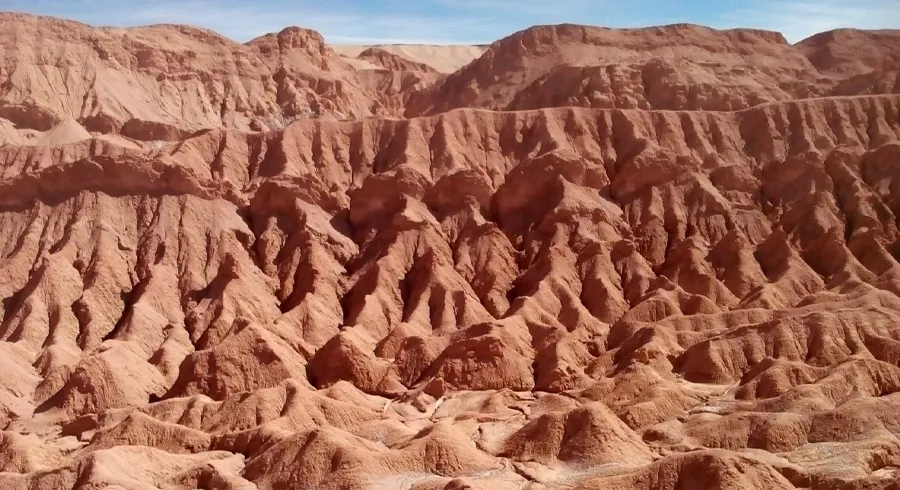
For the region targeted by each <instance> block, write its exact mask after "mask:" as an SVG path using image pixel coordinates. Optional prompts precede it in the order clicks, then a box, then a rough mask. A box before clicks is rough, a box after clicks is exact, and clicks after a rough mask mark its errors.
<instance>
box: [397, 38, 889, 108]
mask: <svg viewBox="0 0 900 490" xmlns="http://www.w3.org/2000/svg"><path fill="white" fill-rule="evenodd" d="M836 35H840V34H836ZM845 37H848V38H852V39H848V40H847V42H846V43H845V42H843V40H842V42H840V43H839V44H840V45H841V46H846V49H847V50H848V51H849V52H855V51H857V50H860V49H863V50H864V48H860V46H858V45H863V46H865V45H866V43H870V45H869V47H868V50H869V51H868V52H869V53H871V54H870V55H869V56H870V60H888V59H892V57H893V55H892V54H891V53H893V52H894V51H895V50H894V48H893V47H892V46H895V45H896V43H897V39H898V38H900V36H898V35H897V33H896V32H894V31H887V32H883V33H880V34H868V33H854V32H852V31H851V32H850V33H849V34H846V36H845ZM857 38H862V39H864V40H860V41H856V39H857ZM814 45H818V42H817V41H815V40H812V41H809V40H808V41H806V42H804V43H801V44H800V45H799V46H798V47H794V46H791V45H790V44H788V43H787V41H785V40H784V38H783V37H782V36H781V35H780V34H778V33H775V32H767V31H758V30H748V29H732V30H725V31H718V30H714V29H710V28H707V27H702V26H695V25H687V24H677V25H670V26H663V27H651V28H641V29H604V28H598V27H587V26H576V25H558V26H539V27H532V28H530V29H527V30H524V31H521V32H518V33H516V34H514V35H512V36H510V37H508V38H505V39H502V40H500V41H497V42H496V43H494V44H493V45H492V46H491V47H490V48H489V49H488V50H487V52H486V53H485V54H484V55H483V56H482V57H481V58H479V59H478V60H477V61H475V62H473V63H471V64H470V65H468V66H466V67H465V68H463V69H461V70H460V71H459V72H457V73H454V74H453V75H451V76H449V77H447V78H446V79H445V80H443V81H441V82H440V83H438V84H436V85H435V86H433V87H429V88H427V89H425V90H424V91H423V92H422V93H421V94H416V95H415V96H414V97H413V98H412V100H411V102H410V104H409V106H408V108H407V112H406V114H407V116H418V115H426V114H436V113H440V112H444V111H447V110H451V109H455V108H461V107H478V108H484V109H492V110H527V109H536V108H542V107H563V106H578V107H593V108H622V109H664V110H714V111H728V110H737V109H743V108H747V107H752V106H754V105H758V104H763V103H767V102H774V101H784V100H794V99H801V98H809V97H818V96H823V95H857V94H866V93H892V92H893V85H894V84H893V79H890V80H889V81H888V82H889V83H887V84H886V83H885V82H884V81H881V80H878V79H869V80H868V82H866V81H862V80H861V79H860V80H857V81H856V82H855V83H849V82H848V83H844V84H841V83H842V82H845V81H846V80H847V79H848V78H851V77H853V76H854V75H859V74H861V73H862V72H864V71H868V70H863V69H862V67H857V68H856V69H848V70H844V71H839V72H835V73H833V76H828V77H823V76H822V75H821V74H820V73H819V70H818V68H820V67H821V68H822V69H828V66H826V65H825V64H816V63H815V60H818V59H823V60H824V58H825V57H826V56H827V55H826V54H824V53H826V52H827V51H828V48H824V47H823V48H822V53H820V54H816V53H817V48H815V47H814ZM882 45H884V46H882ZM807 56H811V57H812V59H813V61H811V60H810V59H808V58H807ZM839 56H840V55H839ZM822 63H826V64H827V62H826V61H822ZM860 63H862V64H864V63H865V62H864V61H862V62H860ZM879 69H883V68H879ZM836 85H840V86H839V87H836Z"/></svg>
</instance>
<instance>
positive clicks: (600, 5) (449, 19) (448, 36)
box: [0, 0, 900, 44]
mask: <svg viewBox="0 0 900 490" xmlns="http://www.w3.org/2000/svg"><path fill="white" fill-rule="evenodd" d="M0 11H16V12H27V13H33V14H41V15H52V16H56V17H64V18H68V19H73V20H78V21H81V22H85V23H88V24H93V25H109V26H121V27H130V26H138V25H147V24H157V23H176V24H191V25H195V26H200V27H206V28H209V29H212V30H214V31H216V32H219V33H220V34H223V35H225V36H228V37H230V38H232V39H234V40H236V41H241V42H244V41H249V40H250V39H252V38H254V37H257V36H259V35H262V34H265V33H268V32H277V31H280V30H281V29H282V28H284V27H286V26H289V25H297V26H301V27H308V28H311V29H315V30H317V31H319V32H321V33H322V34H323V35H324V36H325V38H326V40H327V41H328V42H329V43H331V44H391V43H411V44H487V43H490V42H492V41H495V40H497V39H500V38H502V37H505V36H507V35H509V34H512V33H513V32H516V31H519V30H522V29H524V28H527V27H529V26H532V25H537V24H560V23H576V24H591V25H600V26H608V27H642V26H648V25H660V24H673V23H681V22H688V23H693V24H702V25H707V26H711V27H716V28H729V27H753V28H760V29H769V30H774V31H779V32H781V33H782V34H784V35H785V37H786V38H787V39H788V41H790V42H797V41H800V40H802V39H804V38H806V37H808V36H810V35H812V34H815V33H817V32H821V31H825V30H830V29H836V28H839V27H856V28H861V29H883V28H900V0H681V1H666V0H593V1H592V0H546V1H538V0H317V1H316V0H268V1H249V0H155V1H153V0H150V1H143V2H140V1H126V0H0Z"/></svg>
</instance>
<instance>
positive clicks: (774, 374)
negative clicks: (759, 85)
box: [0, 23, 900, 490]
mask: <svg viewBox="0 0 900 490" xmlns="http://www.w3.org/2000/svg"><path fill="white" fill-rule="evenodd" d="M60 25H64V24H62V23H61V24H60ZM75 28H76V29H81V28H82V27H79V25H76V26H75ZM153 29H161V31H154V32H157V33H168V32H182V31H183V29H182V28H179V27H165V28H162V27H158V28H153ZM560 29H562V30H563V31H564V30H565V29H568V28H567V27H561V28H560ZM692 29H693V28H692ZM91 32H95V31H91ZM97 32H106V31H97ZM134 32H143V31H141V30H137V31H134V30H126V31H110V34H109V35H123V36H124V35H126V34H127V35H133V33H134ZM189 32H194V31H189ZM285 32H288V33H293V34H292V35H294V34H297V35H299V34H300V33H302V32H305V31H298V30H290V31H285ZM535 32H540V30H539V29H538V30H537V31H535ZM652 32H659V33H661V34H659V35H660V36H661V37H665V35H668V34H667V33H670V31H668V30H666V29H661V30H659V31H652ZM690 32H693V31H690ZM622 35H623V36H626V37H627V36H631V35H633V31H626V33H625V34H622ZM716 35H727V36H735V39H737V41H740V38H741V33H740V32H738V31H735V32H732V33H725V34H721V33H720V34H716ZM517 36H518V35H517ZM757 36H758V39H757V41H760V42H762V41H765V42H771V43H773V45H774V46H782V45H784V44H783V43H782V42H780V41H779V39H778V38H775V37H772V36H770V35H769V34H766V33H758V34H757ZM162 38H164V35H163V34H157V35H155V36H154V37H153V39H155V40H156V41H154V42H159V39H162ZM279 39H281V38H280V37H279V36H270V37H267V38H263V39H260V40H257V41H254V42H253V43H250V44H248V46H250V47H254V46H255V48H254V49H259V50H260V52H262V51H264V50H265V49H276V48H275V46H276V45H278V43H279ZM513 39H515V36H514V38H513ZM754 39H756V38H754ZM737 41H736V42H737ZM507 42H509V40H506V41H500V42H499V43H498V44H495V45H494V47H493V48H491V49H492V50H494V52H496V48H497V46H501V45H504V43H507ZM660 42H661V41H660ZM671 42H673V43H674V42H675V39H672V40H671ZM679 42H681V41H679ZM830 42H832V43H835V47H832V48H829V49H831V50H832V51H833V52H835V53H840V52H841V51H840V49H838V47H837V45H839V44H840V42H841V41H840V39H839V38H836V40H833V41H830ZM76 45H77V43H76ZM264 46H269V48H265V49H264ZM536 46H538V47H539V48H540V49H551V50H553V49H556V48H554V47H552V45H546V44H544V43H538V44H536ZM548 46H550V47H549V48H548ZM784 46H786V45H784ZM23 49H24V48H23ZM72 49H74V48H72ZM238 49H249V48H238ZM279 49H280V48H279ZM622 49H625V48H622ZM773 49H775V48H773ZM777 49H781V48H777ZM785 49H791V50H793V51H792V52H795V53H796V52H799V49H800V48H796V47H794V48H792V47H789V46H788V47H786V48H785ZM701 51H702V50H701ZM327 53H328V52H327V51H326V55H327ZM779 53H780V52H779ZM782 54H783V53H781V54H779V55H778V56H781V55H782ZM304 56H305V55H304ZM494 56H495V54H491V52H489V53H488V54H487V55H485V58H482V60H481V61H478V62H476V63H475V64H473V65H470V67H471V66H475V65H478V64H480V63H482V61H484V60H485V59H487V60H490V59H492V57H494ZM548 56H555V55H548ZM584 56H588V54H584ZM684 56H687V54H684ZM704 56H705V55H703V54H697V59H698V63H700V62H701V61H702V60H703V59H704ZM773 56H775V55H773ZM885 56H889V54H885ZM813 58H814V57H812V56H811V57H810V58H806V57H805V55H804V56H803V58H802V59H803V60H806V61H805V62H803V63H805V64H807V65H808V66H809V67H810V70H814V71H818V70H820V69H821V70H831V69H832V68H827V67H826V64H820V63H819V62H818V61H815V62H814V61H810V60H811V59H813ZM836 58H839V57H838V56H836ZM260 59H262V58H260ZM298 59H299V58H298ZM385 59H393V58H385ZM586 59H588V58H586ZM782 59H783V60H787V61H785V62H786V63H787V62H788V61H790V60H789V59H788V58H782ZM867 59H874V56H873V57H870V58H867ZM394 61H397V60H396V59H394ZM868 63H871V62H868ZM189 65H190V66H193V64H190V63H189ZM827 66H833V64H832V65H827ZM872 66H874V65H872ZM526 68H527V69H528V70H532V68H529V67H526ZM467 70H468V68H467V69H465V70H462V71H460V72H459V73H457V74H456V75H453V76H451V77H449V78H447V80H451V79H453V78H455V77H459V76H461V74H464V73H466V71H467ZM859 70H863V69H859ZM839 71H840V70H837V69H835V71H834V73H837V72H839ZM526 72H527V73H530V71H527V70H526ZM123 73H131V72H129V71H128V70H124V69H123ZM352 73H353V74H354V76H355V77H359V78H357V79H358V80H361V79H364V77H372V78H370V79H368V81H367V82H366V83H367V84H368V85H367V86H369V87H372V86H376V85H373V84H374V83H375V81H376V80H380V81H381V83H384V84H385V86H390V87H403V86H405V85H404V83H403V81H404V80H413V79H406V78H404V77H409V76H415V77H418V76H419V75H418V74H421V73H422V72H416V71H410V70H406V69H405V68H404V69H403V70H402V71H392V70H391V69H389V68H387V67H384V66H383V67H381V68H378V69H359V70H356V69H353V70H352ZM773 73H776V75H777V73H778V71H777V70H774V71H773ZM785 73H786V72H784V73H781V75H777V76H787V75H786V74H785ZM804 73H805V72H804ZM426 75H428V74H426ZM776 75H771V76H773V77H774V76H776ZM801 75H802V73H801V74H800V75H797V78H796V79H795V80H798V82H797V83H800V82H799V81H800V80H802V76H801ZM108 76H109V75H106V76H105V77H107V78H108ZM129 76H130V75H129ZM429 76H434V74H430V75H429ZM829 76H832V75H829ZM833 76H834V77H838V75H833ZM375 77H381V78H380V79H377V78H375ZM394 77H396V78H394ZM421 80H426V78H424V77H423V78H422V79H421ZM395 82H396V85H395V84H394V83H395ZM417 83H418V82H417ZM422 83H429V82H427V80H426V81H424V82H422ZM437 83H442V82H437ZM815 83H816V85H815V86H816V87H820V86H825V84H826V82H823V81H821V80H818V79H817V81H816V82H815ZM828 83H831V82H828ZM413 85H415V83H413ZM420 88H421V87H420ZM765 89H766V90H768V91H770V92H769V93H770V94H775V93H776V91H777V90H782V91H783V90H784V89H783V88H782V87H781V86H779V85H778V84H777V83H775V82H773V85H772V86H765ZM397 93H400V92H397ZM420 93H422V92H421V90H420ZM497 93H499V94H501V95H504V94H506V92H505V91H498V92H497ZM160 100H161V101H162V102H160V103H174V102H173V101H172V100H171V99H165V98H163V99H160ZM396 100H399V99H396ZM152 107H156V106H152ZM23 110H24V109H23ZM148 110H149V109H148ZM154 110H155V109H154ZM25 113H26V114H34V113H35V112H34V111H32V110H30V109H29V110H28V111H25ZM154 117H157V116H154ZM74 119H77V118H74ZM213 123H215V121H213ZM216 124H219V123H216ZM16 125H21V122H14V123H10V124H8V125H6V126H0V129H3V128H6V129H4V133H0V134H3V135H8V138H9V141H10V143H7V144H6V145H4V146H3V147H0V300H2V301H0V355H2V356H3V359H4V360H5V362H4V363H2V365H0V370H2V371H0V374H2V376H0V488H4V489H5V488H10V489H23V490H24V489H28V490H41V489H57V488H66V489H68V488H72V489H90V488H107V487H111V488H125V489H145V488H172V489H174V488H203V489H233V490H237V489H240V490H245V489H254V488H257V489H277V488H323V489H369V488H375V489H379V488H381V489H396V488H407V489H417V490H425V489H448V490H450V489H463V488H473V489H491V490H497V489H521V488H532V489H542V488H585V489H588V488H606V487H609V488H625V489H641V490H651V489H653V490H655V489H672V490H675V489H681V488H712V489H738V490H745V489H746V490H749V489H756V488H778V489H794V488H814V489H848V490H849V489H854V490H855V489H860V490H862V489H882V490H888V489H896V488H897V481H898V480H900V439H898V436H900V415H898V414H900V328H898V325H900V229H898V226H900V220H898V216H900V95H896V94H877V95H857V96H841V97H829V96H821V97H816V98H810V99H803V100H784V101H779V102H772V103H758V104H755V105H754V106H753V107H749V108H746V109H741V110H734V111H701V110H671V111H670V110H665V111H663V110H651V109H620V108H606V109H600V108H586V107H560V108H542V109H536V110H522V111H488V110H481V109H473V108H466V109H459V110H451V111H449V112H443V113H441V114H438V115H434V116H428V117H416V118H407V119H399V118H373V117H366V118H362V119H356V120H352V121H339V120H333V119H328V118H324V117H322V118H304V119H298V120H296V121H294V122H293V123H292V124H289V125H287V126H286V127H284V128H282V129H279V130H271V131H243V130H240V129H227V128H222V127H217V128H214V129H204V130H198V131H195V132H193V133H191V134H187V135H184V136H180V137H178V138H177V141H173V142H171V143H159V144H146V143H142V142H140V141H131V140H128V139H126V138H125V137H123V136H122V135H114V134H113V133H115V131H113V132H112V133H109V134H104V133H103V132H102V131H96V130H93V131H92V130H91V129H90V128H89V127H87V125H86V124H84V123H83V121H82V122H79V121H78V120H68V119H65V120H61V121H60V123H58V124H56V125H55V128H56V129H52V130H50V131H47V132H42V133H41V134H42V136H41V138H43V139H41V141H42V143H41V144H30V143H28V142H24V141H23V140H22V139H21V138H22V137H23V135H25V136H28V135H29V134H32V133H28V131H36V130H33V129H32V130H29V129H23V128H19V127H16ZM36 134H37V133H34V134H33V135H32V136H33V137H30V138H31V139H35V138H37V137H38V136H36ZM44 136H46V138H44ZM15 137H18V138H20V139H18V140H14V139H13V138H15Z"/></svg>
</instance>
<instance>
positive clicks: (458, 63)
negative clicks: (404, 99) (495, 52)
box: [331, 44, 487, 73]
mask: <svg viewBox="0 0 900 490" xmlns="http://www.w3.org/2000/svg"><path fill="white" fill-rule="evenodd" d="M331 48H332V49H333V50H334V51H335V52H336V53H338V54H339V55H341V56H346V57H348V58H356V57H358V56H359V55H360V54H362V53H363V52H364V51H366V50H368V49H371V48H375V49H378V50H381V51H386V52H388V53H390V54H392V55H395V56H399V57H401V58H403V59H406V60H409V61H412V62H414V63H421V64H423V65H426V66H428V67H430V68H432V69H434V70H436V71H438V72H439V73H453V72H455V71H457V70H459V69H460V68H462V67H464V66H466V65H468V64H469V63H471V62H472V61H474V60H476V59H478V58H479V57H480V56H481V55H482V54H484V51H485V50H486V49H487V46H480V45H474V46H466V45H435V46H431V45H425V44H384V45H375V46H351V45H332V46H331Z"/></svg>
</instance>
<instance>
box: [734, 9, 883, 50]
mask: <svg viewBox="0 0 900 490" xmlns="http://www.w3.org/2000/svg"><path fill="white" fill-rule="evenodd" d="M726 3H730V4H731V5H733V6H734V8H733V9H729V10H727V11H725V12H723V13H722V14H721V15H720V16H719V20H718V23H719V24H720V25H721V26H722V27H738V26H743V27H760V28H765V29H769V30H773V31H778V32H781V33H782V34H784V36H785V37H786V38H787V39H788V41H791V42H798V41H801V40H803V39H805V38H807V37H809V36H811V35H813V34H816V33H819V32H823V31H829V30H832V29H839V28H844V27H854V28H858V29H882V28H891V27H900V2H897V1H896V0H822V1H816V0H787V1H781V0H761V1H757V2H754V3H752V4H751V3H749V2H747V3H745V2H738V1H732V2H726Z"/></svg>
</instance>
